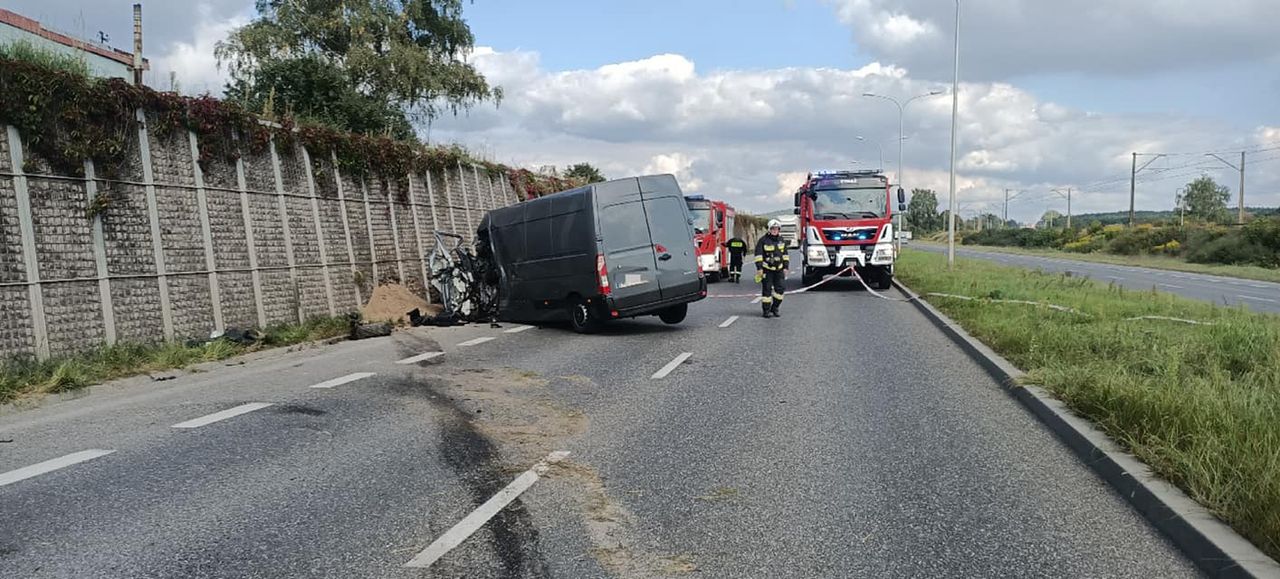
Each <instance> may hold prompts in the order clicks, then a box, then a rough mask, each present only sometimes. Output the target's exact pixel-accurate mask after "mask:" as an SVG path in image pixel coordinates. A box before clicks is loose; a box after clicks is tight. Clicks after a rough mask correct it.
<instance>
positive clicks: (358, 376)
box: [311, 372, 376, 388]
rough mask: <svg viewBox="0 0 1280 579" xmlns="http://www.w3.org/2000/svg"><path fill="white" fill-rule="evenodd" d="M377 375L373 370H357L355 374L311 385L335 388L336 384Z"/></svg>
mask: <svg viewBox="0 0 1280 579" xmlns="http://www.w3.org/2000/svg"><path fill="white" fill-rule="evenodd" d="M375 375H376V374H374V373H373V372H356V373H355V374H347V375H346V376H343V377H341V378H334V379H333V380H328V381H325V382H321V383H319V384H313V385H312V386H311V387H312V388H333V387H335V386H341V385H343V384H347V383H350V382H355V381H356V380H363V379H365V378H368V377H370V376H375Z"/></svg>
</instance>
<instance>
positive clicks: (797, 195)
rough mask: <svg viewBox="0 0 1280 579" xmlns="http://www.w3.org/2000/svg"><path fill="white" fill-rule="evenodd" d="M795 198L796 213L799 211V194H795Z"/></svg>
mask: <svg viewBox="0 0 1280 579" xmlns="http://www.w3.org/2000/svg"><path fill="white" fill-rule="evenodd" d="M795 197H796V204H795V205H796V207H797V209H796V211H799V209H798V208H799V207H800V193H798V192H797V193H796V195H795Z"/></svg>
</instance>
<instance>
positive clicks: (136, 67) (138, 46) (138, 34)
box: [133, 4, 142, 86]
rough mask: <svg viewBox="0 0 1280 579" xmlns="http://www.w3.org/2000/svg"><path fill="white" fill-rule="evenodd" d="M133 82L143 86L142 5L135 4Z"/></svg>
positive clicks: (135, 84)
mask: <svg viewBox="0 0 1280 579" xmlns="http://www.w3.org/2000/svg"><path fill="white" fill-rule="evenodd" d="M133 84H134V86H142V5H141V4H134V5H133Z"/></svg>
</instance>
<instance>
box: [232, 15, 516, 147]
mask: <svg viewBox="0 0 1280 579" xmlns="http://www.w3.org/2000/svg"><path fill="white" fill-rule="evenodd" d="M256 7H257V11H258V15H259V16H258V18H257V19H256V20H254V21H253V22H250V23H249V24H247V25H245V26H242V27H240V28H238V29H236V30H234V31H232V33H231V35H230V36H229V37H228V38H227V40H225V41H223V42H219V43H218V45H217V47H216V49H215V54H216V56H217V58H218V63H219V66H221V65H224V64H225V65H227V66H228V68H229V70H230V72H231V82H230V84H229V85H228V94H229V95H233V96H234V97H236V98H238V99H239V100H241V101H242V102H244V103H245V104H246V105H248V106H252V107H253V108H255V109H257V108H260V107H263V106H265V105H267V104H275V105H276V106H277V107H281V108H291V109H292V111H293V112H294V113H295V114H297V115H298V116H301V117H312V118H316V119H318V120H324V121H329V122H331V123H334V124H337V125H338V126H340V127H343V128H350V129H352V130H366V131H367V130H370V129H372V130H383V131H386V132H392V133H395V132H402V131H403V130H404V128H405V127H407V126H408V119H409V118H425V119H427V120H429V119H432V118H435V117H437V116H438V115H439V114H440V113H441V112H443V111H445V110H448V111H451V112H453V113H455V114H456V113H457V112H459V111H460V110H463V109H466V108H468V107H470V106H472V105H474V104H476V103H479V102H482V101H485V100H494V101H497V100H500V99H501V97H502V90H501V89H500V88H496V87H490V86H489V84H488V82H486V81H485V79H484V76H483V75H481V74H480V73H479V71H477V70H476V69H475V68H474V67H473V66H472V65H470V64H468V63H467V62H465V61H464V60H463V57H464V56H465V55H466V54H467V52H468V51H470V49H471V47H472V45H473V43H474V37H473V36H472V35H471V29H470V28H469V27H468V26H467V23H466V21H465V20H463V18H462V0H342V1H339V0H257V3H256ZM282 101H283V102H282ZM379 121H381V126H379Z"/></svg>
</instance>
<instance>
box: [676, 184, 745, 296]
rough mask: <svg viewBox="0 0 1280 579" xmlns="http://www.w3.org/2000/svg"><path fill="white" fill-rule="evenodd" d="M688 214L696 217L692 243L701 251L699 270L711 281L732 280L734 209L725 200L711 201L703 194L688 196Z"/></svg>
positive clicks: (686, 200)
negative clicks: (730, 268) (730, 266)
mask: <svg viewBox="0 0 1280 579" xmlns="http://www.w3.org/2000/svg"><path fill="white" fill-rule="evenodd" d="M685 202H686V203H688V205H689V215H690V216H691V217H693V244H694V246H695V247H696V248H697V250H698V268H699V269H701V270H702V272H703V273H704V274H706V276H707V280H708V281H711V282H715V281H719V280H720V279H721V278H726V277H729V248H728V247H727V246H726V245H725V244H726V243H728V242H729V238H731V237H733V221H734V217H735V212H734V210H733V207H730V206H729V204H727V203H725V202H724V201H713V200H709V199H707V198H706V197H704V196H702V195H686V196H685Z"/></svg>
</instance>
